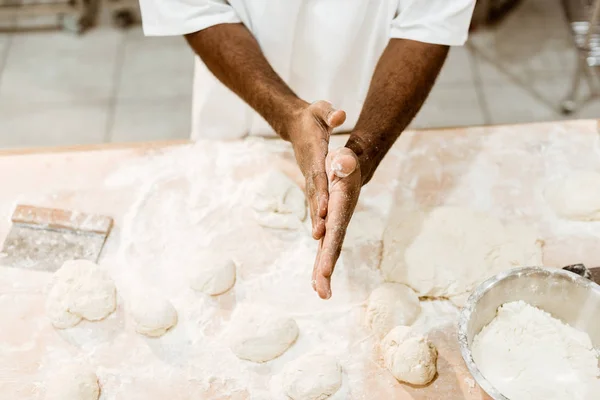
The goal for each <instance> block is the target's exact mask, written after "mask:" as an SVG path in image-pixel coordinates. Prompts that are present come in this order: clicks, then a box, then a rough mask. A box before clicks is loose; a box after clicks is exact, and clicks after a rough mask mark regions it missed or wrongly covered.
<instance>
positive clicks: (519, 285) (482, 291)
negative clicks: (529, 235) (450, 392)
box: [458, 267, 600, 400]
mask: <svg viewBox="0 0 600 400" xmlns="http://www.w3.org/2000/svg"><path fill="white" fill-rule="evenodd" d="M517 300H523V301H524V302H526V303H529V304H531V305H532V306H535V307H538V308H540V309H542V310H544V311H547V312H549V313H550V314H552V315H553V316H554V317H555V318H558V319H560V320H562V321H564V322H565V323H567V324H569V325H571V326H572V327H574V328H577V329H579V330H581V331H583V332H586V333H587V334H589V335H590V338H591V340H592V342H593V344H594V346H595V347H596V348H600V286H599V285H597V284H596V283H594V282H592V281H590V280H588V279H585V278H582V277H581V276H579V275H577V274H575V273H573V272H568V271H564V270H562V269H558V268H545V267H525V268H516V269H512V270H510V271H505V272H501V273H499V274H498V275H496V276H494V277H492V278H490V279H488V280H486V281H485V282H483V283H482V284H480V285H479V286H478V287H477V288H476V289H475V290H474V291H473V293H472V294H471V296H470V297H469V299H468V300H467V303H466V305H465V307H464V308H463V309H462V311H461V313H460V316H459V322H458V341H459V344H460V351H461V354H462V357H463V359H464V360H465V363H466V364H467V368H468V369H469V372H470V373H471V375H473V378H475V380H476V381H477V383H478V384H479V386H481V388H482V389H483V390H485V391H486V393H487V394H489V395H490V396H491V397H492V398H493V399H495V400H509V399H508V398H507V397H505V396H503V395H502V394H501V393H500V392H499V391H498V390H496V388H494V387H493V386H492V384H491V383H490V382H489V381H488V380H487V379H485V377H484V376H483V375H482V374H481V372H480V371H479V369H478V368H477V365H476V364H475V361H474V360H473V356H472V354H471V344H472V343H473V338H474V337H475V335H477V334H478V333H479V332H480V331H481V329H482V328H483V327H484V326H485V325H487V324H488V323H489V322H490V321H491V320H492V319H493V318H494V317H495V316H496V310H497V309H498V307H500V306H501V305H502V304H504V303H508V302H511V301H517Z"/></svg>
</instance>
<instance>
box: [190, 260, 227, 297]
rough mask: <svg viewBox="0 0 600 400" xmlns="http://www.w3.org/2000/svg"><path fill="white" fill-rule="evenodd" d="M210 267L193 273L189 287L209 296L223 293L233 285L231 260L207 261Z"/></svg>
mask: <svg viewBox="0 0 600 400" xmlns="http://www.w3.org/2000/svg"><path fill="white" fill-rule="evenodd" d="M209 262H210V263H211V264H210V265H208V266H206V267H204V268H202V269H200V270H199V271H197V272H195V276H193V277H192V279H191V281H190V287H191V288H192V289H194V290H197V291H199V292H203V293H206V294H208V295H211V296H217V295H219V294H222V293H225V292H226V291H228V290H229V289H231V288H232V287H233V285H234V284H235V263H234V262H233V261H232V260H231V259H223V260H209Z"/></svg>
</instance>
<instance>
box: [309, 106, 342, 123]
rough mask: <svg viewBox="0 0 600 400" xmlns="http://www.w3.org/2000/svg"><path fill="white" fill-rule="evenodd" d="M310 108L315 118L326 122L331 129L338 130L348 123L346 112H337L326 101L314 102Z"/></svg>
mask: <svg viewBox="0 0 600 400" xmlns="http://www.w3.org/2000/svg"><path fill="white" fill-rule="evenodd" d="M310 107H311V109H312V111H313V112H314V114H315V116H317V117H318V118H319V119H320V120H321V121H322V122H324V123H325V125H327V127H328V128H329V129H332V128H336V127H338V126H340V125H342V124H343V123H344V121H346V112H345V111H343V110H336V109H335V108H333V106H332V105H331V104H330V103H328V102H326V101H324V100H320V101H317V102H314V103H313V104H311V105H310Z"/></svg>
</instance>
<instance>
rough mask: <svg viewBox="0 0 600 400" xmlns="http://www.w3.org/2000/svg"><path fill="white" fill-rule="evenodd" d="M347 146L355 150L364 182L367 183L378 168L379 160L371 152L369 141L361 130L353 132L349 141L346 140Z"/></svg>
mask: <svg viewBox="0 0 600 400" xmlns="http://www.w3.org/2000/svg"><path fill="white" fill-rule="evenodd" d="M345 147H347V148H349V149H350V150H352V151H353V152H354V154H356V157H357V158H358V162H359V164H358V165H359V166H360V174H361V179H362V184H363V185H365V184H367V183H368V182H369V181H370V180H371V177H372V176H373V173H374V172H375V169H376V168H377V160H375V159H374V158H373V156H372V155H371V154H370V152H369V149H370V146H369V143H367V142H366V141H365V140H364V139H363V135H361V134H360V133H359V132H352V133H351V134H350V138H348V142H346V145H345Z"/></svg>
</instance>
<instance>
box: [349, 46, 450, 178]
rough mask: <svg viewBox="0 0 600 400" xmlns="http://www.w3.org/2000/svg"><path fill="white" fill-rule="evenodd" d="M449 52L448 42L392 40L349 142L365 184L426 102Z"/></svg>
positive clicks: (377, 70)
mask: <svg viewBox="0 0 600 400" xmlns="http://www.w3.org/2000/svg"><path fill="white" fill-rule="evenodd" d="M447 54H448V47H447V46H440V45H435V44H428V43H422V42H416V41H413V40H405V39H392V40H390V42H389V44H388V46H387V47H386V49H385V51H384V52H383V54H382V55H381V58H380V59H379V62H378V63H377V67H376V68H375V72H374V74H373V78H372V80H371V86H370V87H369V92H368V94H367V98H366V100H365V103H364V105H363V108H362V111H361V114H360V117H359V119H358V122H357V124H356V127H355V128H354V130H353V132H352V134H351V135H350V139H349V140H348V143H347V144H346V147H348V148H350V149H351V150H353V151H354V152H355V153H356V155H357V156H358V158H359V161H360V166H361V173H362V179H363V184H364V183H367V182H368V181H369V180H370V179H371V177H372V175H373V173H374V172H375V169H376V168H377V166H378V165H379V163H380V162H381V160H382V159H383V157H384V156H385V154H386V153H387V152H388V150H389V149H390V148H391V147H392V145H393V144H394V142H395V141H396V139H397V138H398V137H399V136H400V134H401V133H402V131H403V130H404V129H405V128H406V126H407V125H408V124H409V123H410V121H411V120H412V119H413V117H414V116H415V115H416V114H417V112H418V111H419V109H420V108H421V106H422V105H423V102H424V101H425V99H426V98H427V95H428V94H429V92H430V91H431V88H432V86H433V83H434V82H435V79H436V77H437V75H438V73H439V71H440V69H441V68H442V65H443V64H444V60H445V59H446V55H447Z"/></svg>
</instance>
